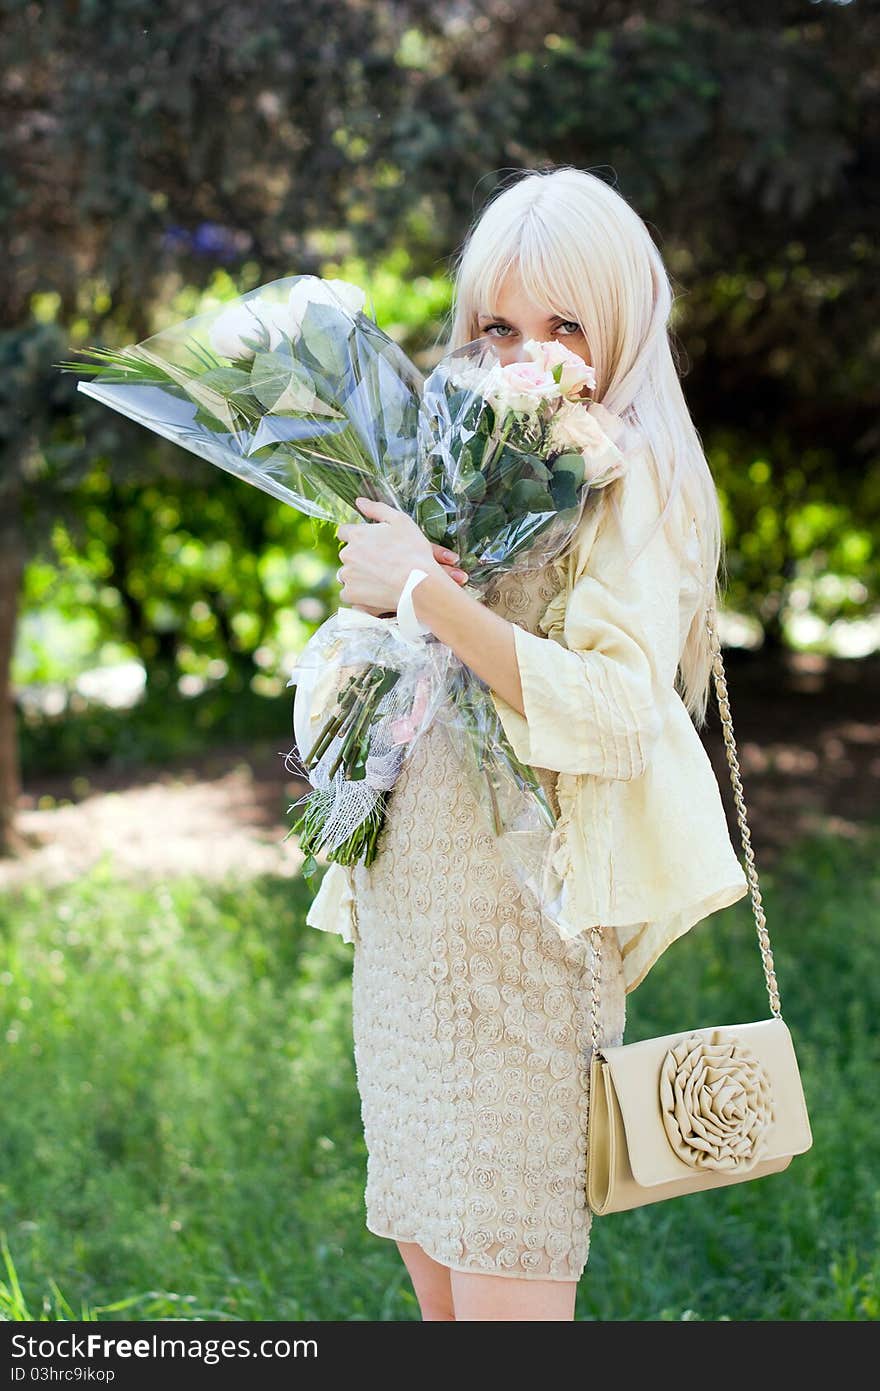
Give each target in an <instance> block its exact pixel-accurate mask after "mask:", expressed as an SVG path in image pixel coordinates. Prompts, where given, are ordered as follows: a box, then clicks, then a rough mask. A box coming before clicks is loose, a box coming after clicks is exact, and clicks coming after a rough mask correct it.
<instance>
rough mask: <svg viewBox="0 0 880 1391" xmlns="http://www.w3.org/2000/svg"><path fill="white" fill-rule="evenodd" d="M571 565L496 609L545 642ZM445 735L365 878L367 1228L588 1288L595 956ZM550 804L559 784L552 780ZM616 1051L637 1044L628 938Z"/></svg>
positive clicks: (610, 973) (362, 981) (405, 796)
mask: <svg viewBox="0 0 880 1391" xmlns="http://www.w3.org/2000/svg"><path fill="white" fill-rule="evenodd" d="M557 584H558V580H557V572H556V570H555V568H554V567H553V565H547V566H544V567H542V568H541V569H537V570H532V571H530V572H528V573H524V574H520V575H507V576H505V577H503V578H502V579H501V580H498V581H495V583H494V585H493V586H492V588H491V590H490V591H488V592H487V595H486V598H485V602H486V603H487V604H488V605H489V606H490V607H492V608H494V609H495V610H496V611H497V612H499V613H501V614H502V615H503V617H505V618H508V619H510V620H511V621H512V622H515V623H518V624H520V625H521V626H522V627H525V628H528V629H529V630H530V631H532V632H538V631H539V630H538V627H537V621H538V619H539V618H540V616H541V614H542V613H543V611H544V609H545V607H546V605H547V603H548V602H549V600H550V599H551V598H552V597H553V595H554V593H556V589H557ZM460 757H461V755H460V753H459V750H458V749H457V748H456V747H455V743H454V739H453V738H452V737H450V734H449V732H448V729H447V727H446V726H445V725H444V724H442V723H439V722H438V723H436V724H434V725H433V726H432V727H431V728H430V730H428V731H427V733H426V734H424V735H423V736H422V738H421V739H420V741H419V742H418V744H417V746H416V748H415V749H414V751H413V753H412V755H411V756H410V758H409V759H408V760H407V761H406V763H405V764H404V768H403V772H402V774H401V776H400V778H399V779H398V781H397V784H396V785H395V788H394V792H393V794H392V796H391V798H390V799H389V809H388V814H387V819H386V822H385V826H384V828H383V831H382V838H381V840H380V842H379V852H378V854H377V856H376V858H375V860H374V861H373V864H372V865H370V866H369V867H366V866H364V865H358V866H356V867H355V870H354V877H353V888H354V897H355V914H356V923H357V930H356V933H355V941H354V955H353V966H352V1025H353V1036H354V1058H355V1067H356V1074H357V1084H358V1090H359V1093H360V1099H361V1115H362V1120H363V1127H364V1138H365V1142H366V1147H367V1179H366V1190H365V1205H366V1225H367V1228H368V1229H369V1230H370V1231H371V1232H373V1233H375V1235H377V1236H383V1237H389V1238H394V1239H396V1240H399V1241H414V1242H418V1244H419V1245H420V1246H421V1247H422V1248H423V1250H424V1251H426V1252H427V1254H428V1255H429V1256H432V1257H433V1259H434V1260H435V1261H439V1262H440V1263H441V1264H443V1265H446V1266H449V1267H451V1268H453V1269H455V1270H469V1271H483V1272H488V1273H491V1274H494V1275H510V1276H518V1277H520V1278H524V1279H545V1280H547V1279H550V1280H576V1279H578V1277H579V1276H580V1275H581V1274H582V1272H583V1269H584V1266H585V1265H586V1262H587V1256H588V1251H589V1238H590V1226H591V1213H590V1210H589V1208H588V1207H587V1205H586V1191H585V1185H586V1123H587V1118H586V1108H587V1098H588V1086H589V1074H588V1070H587V1066H586V1059H587V1055H588V1043H589V996H590V966H589V946H588V941H587V938H586V937H584V936H579V937H576V938H574V939H572V940H570V941H563V940H562V939H561V937H560V936H559V934H558V932H557V931H556V929H555V928H554V927H553V925H552V924H551V923H549V922H548V921H547V920H546V918H544V917H543V916H542V915H541V913H540V912H539V911H538V909H537V907H535V906H534V905H533V904H532V903H529V902H528V901H525V900H524V899H523V897H522V896H521V894H520V892H519V889H518V885H517V882H516V881H515V879H514V878H513V877H512V876H511V874H510V872H509V871H508V870H507V868H506V866H505V865H504V863H503V862H502V861H501V859H500V856H499V853H498V848H497V844H496V842H495V838H494V835H493V833H492V831H491V827H490V826H488V824H487V823H486V822H485V819H484V813H483V812H482V810H481V809H480V808H479V806H478V804H477V803H476V802H475V800H474V794H473V792H472V791H471V788H470V784H469V783H468V781H467V780H466V779H465V777H464V776H463V774H462V767H461V762H460ZM537 771H538V773H539V776H540V777H541V780H542V782H543V784H544V786H545V788H546V789H547V792H548V795H549V796H550V799H551V803H552V804H553V805H554V806H555V809H556V810H557V811H558V804H556V800H555V790H554V788H555V782H556V774H555V773H553V772H551V771H549V770H537ZM602 952H603V960H602V990H601V996H602V1017H601V1020H600V1037H601V1038H602V1039H603V1041H606V1042H612V1043H618V1042H620V1041H621V1040H622V1038H623V1030H624V1022H625V1009H626V1005H625V999H626V997H625V990H624V978H623V965H622V961H621V958H620V949H619V946H618V944H617V939H616V934H615V933H614V932H613V931H610V930H609V931H605V932H603V934H602Z"/></svg>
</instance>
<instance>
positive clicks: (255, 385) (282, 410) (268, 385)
mask: <svg viewBox="0 0 880 1391" xmlns="http://www.w3.org/2000/svg"><path fill="white" fill-rule="evenodd" d="M230 370H231V369H230ZM248 385H249V387H250V390H251V391H252V392H253V394H254V396H256V398H257V400H258V401H259V403H260V405H261V406H262V407H263V408H264V410H267V411H271V412H272V414H273V415H296V414H301V413H302V412H304V411H309V409H310V408H311V405H312V403H313V401H314V398H315V394H316V393H315V381H314V378H313V377H312V375H311V373H310V372H309V370H308V368H307V367H305V366H304V365H303V364H302V363H301V362H297V361H296V359H295V358H292V357H288V356H287V354H285V353H279V352H273V353H259V354H258V355H257V357H255V358H254V365H253V367H252V368H251V374H250V377H249V379H248Z"/></svg>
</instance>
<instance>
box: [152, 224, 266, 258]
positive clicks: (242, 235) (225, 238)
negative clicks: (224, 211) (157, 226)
mask: <svg viewBox="0 0 880 1391" xmlns="http://www.w3.org/2000/svg"><path fill="white" fill-rule="evenodd" d="M250 244H251V238H250V236H249V235H248V233H247V232H242V231H239V230H238V229H236V228H234V227H225V226H224V225H223V223H221V222H200V223H199V224H198V226H197V227H196V228H194V229H192V230H191V229H190V228H188V227H181V226H179V225H177V224H174V223H172V224H171V225H170V226H169V227H166V228H165V231H164V233H163V235H162V246H163V249H165V250H168V251H174V252H190V253H191V254H193V255H195V256H210V257H212V258H214V259H216V260H218V261H233V260H235V258H236V256H239V255H241V253H242V252H244V251H247V249H248V247H249V246H250Z"/></svg>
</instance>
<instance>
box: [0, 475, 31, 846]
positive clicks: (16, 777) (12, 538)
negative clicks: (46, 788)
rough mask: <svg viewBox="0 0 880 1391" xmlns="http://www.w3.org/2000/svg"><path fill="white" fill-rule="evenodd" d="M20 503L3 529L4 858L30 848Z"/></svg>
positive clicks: (9, 508)
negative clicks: (16, 686)
mask: <svg viewBox="0 0 880 1391" xmlns="http://www.w3.org/2000/svg"><path fill="white" fill-rule="evenodd" d="M20 503H21V494H20V492H19V491H18V490H17V489H16V490H14V491H12V493H11V495H10V494H9V493H7V496H6V497H5V498H4V509H3V510H4V517H3V524H2V527H0V855H4V856H9V855H15V854H17V853H18V852H19V851H21V850H22V849H23V848H24V846H25V844H26V841H25V839H24V837H23V836H22V835H21V834H20V833H19V831H18V829H17V827H16V824H15V817H16V807H17V804H18V797H19V793H20V792H21V770H20V767H19V761H18V731H17V728H16V719H15V701H14V698H13V691H12V654H13V651H14V649H15V633H16V626H17V622H18V605H19V600H20V596H21V583H22V576H23V574H24V562H25V548H24V541H23V539H22V529H21V509H20Z"/></svg>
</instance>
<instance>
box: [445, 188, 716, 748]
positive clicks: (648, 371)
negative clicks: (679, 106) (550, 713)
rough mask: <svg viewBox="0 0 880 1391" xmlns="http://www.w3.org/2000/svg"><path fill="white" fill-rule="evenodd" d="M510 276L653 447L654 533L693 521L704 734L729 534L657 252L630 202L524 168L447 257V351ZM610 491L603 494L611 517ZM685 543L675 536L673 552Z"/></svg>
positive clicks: (691, 647) (698, 702) (611, 406)
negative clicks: (567, 336)
mask: <svg viewBox="0 0 880 1391" xmlns="http://www.w3.org/2000/svg"><path fill="white" fill-rule="evenodd" d="M511 269H514V270H515V272H516V274H517V275H518V278H519V280H520V283H521V285H522V287H523V289H524V290H525V292H526V294H527V295H528V296H529V298H530V299H532V300H533V301H534V302H535V303H536V304H538V305H541V306H543V307H546V309H547V311H548V312H550V313H563V314H566V315H570V316H571V317H572V318H573V319H575V320H576V321H577V322H578V323H579V324H580V326H581V328H582V330H583V332H584V335H585V337H586V339H587V342H588V344H589V348H590V357H591V361H592V365H593V367H594V368H595V372H596V388H595V390H594V391H593V392H592V396H593V398H594V399H595V400H596V401H598V402H600V403H601V404H602V405H603V406H605V408H606V409H607V410H609V411H612V412H614V414H615V415H617V416H619V417H620V418H621V420H622V421H623V422H624V425H625V426H626V427H627V429H628V430H629V431H630V432H634V435H633V437H636V436H638V437H641V439H642V440H643V441H644V442H645V443H646V444H647V445H648V448H647V449H646V451H645V452H644V454H643V456H642V457H643V458H645V459H646V460H647V461H648V464H649V467H651V468H652V469H653V472H654V477H655V481H656V485H657V488H658V493H659V496H660V498H661V500H662V501H663V510H662V512H661V515H660V517H659V518H658V520H657V527H659V526H661V525H665V524H667V523H668V520H669V519H670V516H671V509H672V506H673V503H674V501H675V499H676V498H677V497H679V495H680V496H681V498H682V500H683V502H684V504H685V505H686V507H687V516H688V517H689V518H693V519H694V520H695V521H696V526H697V532H698V536H699V541H700V564H701V567H702V574H701V579H702V586H703V587H702V592H701V595H700V599H699V602H698V606H697V610H696V613H695V614H694V617H693V620H692V622H691V625H690V628H689V630H688V635H687V639H686V642H685V645H684V649H683V652H682V656H681V661H680V663H679V668H678V671H677V673H676V684H677V688H678V690H679V693H680V695H681V698H682V700H683V701H684V704H685V705H686V707H687V709H688V712H689V713H690V715H691V718H692V719H693V720H694V722H695V724H696V725H697V727H698V728H701V727H702V726H703V725H704V724H705V722H706V708H707V704H708V695H709V682H710V677H711V671H712V654H711V651H710V647H709V638H708V633H707V630H706V611H707V607H709V606H710V605H714V604H715V603H716V602H717V600H718V598H719V597H720V584H719V575H720V573H721V571H722V570H725V569H726V565H725V556H724V537H723V530H722V521H721V511H720V507H719V502H718V494H717V491H716V488H715V481H714V479H713V477H712V473H711V471H710V468H709V464H708V462H707V460H706V456H705V453H704V451H703V447H702V444H701V442H700V437H699V435H698V433H697V430H696V427H695V426H694V423H693V421H692V420H691V417H690V413H689V411H688V408H687V404H686V402H685V399H684V394H683V392H682V389H681V383H680V380H679V373H678V369H677V358H676V354H675V345H674V339H673V333H672V329H671V327H670V315H671V311H672V306H673V301H674V293H673V287H672V283H671V281H670V278H669V275H668V273H667V271H666V268H665V266H664V264H663V261H662V258H661V256H660V253H659V251H658V250H657V247H656V246H655V244H654V242H653V240H652V238H651V235H650V233H649V232H648V229H647V227H646V226H645V224H644V222H643V221H642V219H641V218H640V217H639V216H638V214H637V213H636V212H635V211H634V210H633V208H631V207H630V205H629V204H628V203H627V202H626V200H625V198H623V197H622V195H621V194H620V193H618V192H616V190H615V189H613V188H612V187H611V186H610V184H608V183H606V182H605V181H604V180H602V179H600V178H598V177H596V175H594V174H591V173H589V172H587V171H586V170H584V169H578V168H575V167H574V166H572V165H557V166H555V167H553V168H551V169H546V170H544V169H541V170H526V171H523V172H522V173H521V174H519V175H518V176H517V177H516V180H515V182H513V183H512V184H510V183H508V184H507V185H502V186H501V188H500V189H499V190H498V191H496V193H495V194H494V195H493V197H492V198H491V199H490V201H489V202H488V203H487V204H486V206H485V207H484V208H483V210H482V212H481V213H480V216H479V217H478V219H477V220H476V222H475V223H474V224H473V225H472V226H471V228H470V230H469V232H468V233H467V236H466V237H465V239H464V241H463V243H462V245H461V247H460V248H459V251H458V252H457V254H456V255H455V257H453V260H452V278H453V303H452V308H451V310H450V314H449V316H448V319H447V322H446V325H445V330H444V332H442V333H441V337H445V349H446V350H447V351H449V350H453V349H455V348H459V347H462V346H463V345H464V344H465V343H468V342H471V341H472V340H473V339H475V338H477V337H479V325H478V320H477V315H478V313H479V312H481V311H484V310H486V309H487V306H490V305H492V304H493V303H494V296H495V295H496V293H497V291H498V289H499V288H500V286H501V283H502V282H503V280H504V278H505V276H506V274H507V272H508V271H509V270H511ZM617 491H618V489H617V488H616V487H615V486H612V487H609V488H605V489H603V490H602V492H603V494H606V495H607V504H608V505H609V506H610V507H611V508H612V509H613V510H614V511H615V513H617V512H618V503H617ZM618 515H619V514H618ZM655 531H656V527H655V528H654V530H652V532H651V536H653V535H654V532H655ZM651 536H649V537H648V538H647V540H650V539H651ZM683 541H684V537H683V536H682V535H681V533H677V535H676V541H675V544H676V545H678V546H679V547H680V546H681V545H682V544H683ZM645 544H647V541H646V543H645ZM639 549H641V548H639Z"/></svg>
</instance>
